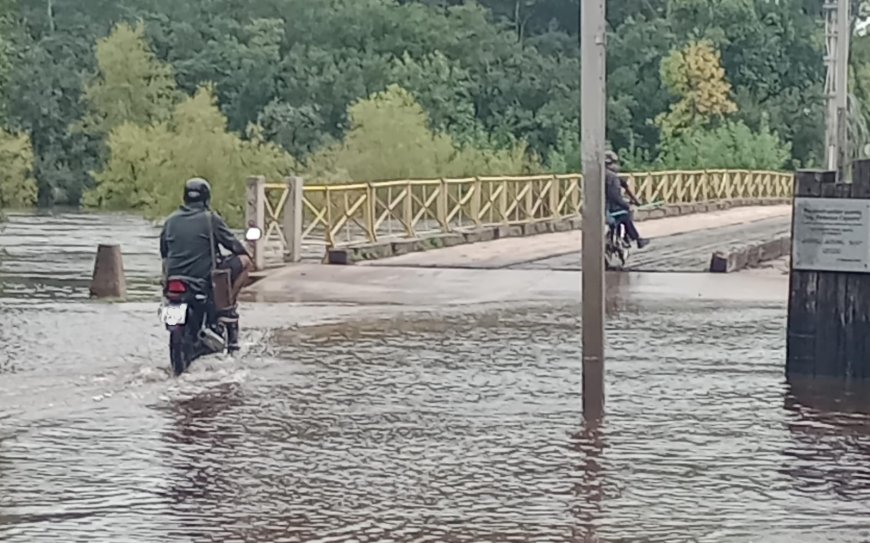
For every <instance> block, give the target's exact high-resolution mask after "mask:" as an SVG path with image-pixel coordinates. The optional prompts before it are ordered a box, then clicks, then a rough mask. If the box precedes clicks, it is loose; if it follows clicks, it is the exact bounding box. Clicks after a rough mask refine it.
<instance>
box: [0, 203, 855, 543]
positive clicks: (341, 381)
mask: <svg viewBox="0 0 870 543" xmlns="http://www.w3.org/2000/svg"><path fill="white" fill-rule="evenodd" d="M13 220H15V219H13ZM62 220H63V221H74V220H78V219H75V218H72V217H67V218H64V219H62ZM89 220H93V221H94V223H93V226H94V229H93V232H95V233H99V232H105V231H107V229H111V231H112V232H114V235H115V236H117V237H116V240H117V241H120V242H121V243H122V245H123V246H124V247H125V259H126V260H125V263H129V269H130V270H131V273H132V275H133V278H134V281H133V283H134V284H136V285H143V286H141V287H137V288H135V289H134V292H136V293H137V297H136V300H135V301H133V302H131V303H126V304H104V303H90V302H87V301H86V300H84V299H83V296H82V290H81V285H82V284H84V285H85V292H86V285H87V280H86V278H87V276H88V275H89V274H90V271H91V270H90V266H91V265H92V258H93V257H92V251H91V256H86V255H85V254H84V253H85V250H84V248H86V247H88V246H94V247H95V244H96V242H97V241H98V240H97V239H96V237H99V236H96V235H94V236H93V239H89V238H88V235H84V234H76V235H71V236H72V239H74V240H76V242H75V244H76V245H77V246H79V247H81V249H80V250H77V251H75V252H76V254H79V255H80V256H78V257H74V256H71V253H73V251H70V252H68V253H65V252H63V251H62V250H61V248H60V247H61V246H62V244H53V243H52V242H50V241H42V242H39V243H42V244H43V245H42V253H41V254H43V255H45V257H44V258H43V259H39V258H37V257H36V256H35V254H36V252H37V249H36V246H37V245H38V243H37V242H36V241H34V242H33V244H32V246H29V247H27V248H26V250H24V251H23V252H21V253H19V252H18V251H21V249H14V250H9V251H8V254H6V255H5V256H3V257H2V259H0V274H2V279H3V280H4V283H7V288H6V289H5V290H4V292H3V294H2V297H0V304H2V306H3V311H0V342H2V345H3V350H2V357H3V358H2V359H0V541H4V542H22V543H23V542H42V541H46V542H48V541H89V542H92V541H99V542H103V541H105V542H113V543H114V542H128V541H130V542H133V541H135V542H140V541H172V542H174V541H179V542H182V541H184V542H188V541H190V542H200V541H202V542H205V541H244V542H254V541H257V542H285V541H287V542H295V541H318V542H320V541H322V542H327V541H331V542H336V541H356V542H364V541H365V542H368V541H432V542H441V541H530V542H539V541H565V542H568V541H571V542H575V541H613V542H617V541H662V542H665V541H667V542H670V541H703V542H707V541H710V542H719V541H729V542H730V541H733V542H749V541H782V542H786V541H798V542H800V541H839V542H856V543H857V542H863V541H870V523H868V521H867V512H868V511H870V400H868V398H870V392H868V391H867V390H853V391H850V394H844V393H843V392H842V391H840V390H836V391H831V390H827V389H826V388H825V387H824V386H821V385H819V384H818V383H816V384H807V383H796V384H792V385H789V384H787V383H785V381H784V378H783V356H784V353H783V343H784V326H785V322H784V321H785V311H784V302H783V299H782V292H781V291H778V292H777V293H776V294H775V295H767V296H760V297H758V298H757V299H754V297H753V296H751V295H747V296H739V295H737V293H736V292H733V291H734V289H735V288H736V287H732V288H731V289H721V288H720V289H719V290H718V292H717V291H715V290H714V289H712V287H710V288H708V287H705V286H704V285H706V284H707V283H704V282H702V280H701V278H702V277H704V276H697V275H696V276H695V277H696V279H695V281H696V282H695V283H692V282H691V281H687V280H685V279H680V278H674V279H669V277H668V276H660V275H659V276H642V275H638V276H635V275H633V274H621V275H619V276H614V277H616V279H614V280H613V281H611V284H610V286H609V289H610V290H609V292H608V304H607V309H608V314H609V324H608V330H609V331H608V340H609V352H608V355H609V358H608V364H607V380H608V383H607V386H608V400H607V401H608V409H607V411H608V412H607V417H606V420H605V421H604V422H603V423H602V424H601V425H600V426H598V427H595V428H584V427H583V425H582V423H581V414H580V412H579V408H580V404H581V401H580V400H581V399H580V395H579V391H580V388H581V386H580V348H579V345H580V334H579V330H580V327H579V316H578V307H577V304H576V302H575V301H574V300H575V299H576V298H574V297H573V296H572V298H570V299H569V298H564V297H563V299H561V300H559V296H560V295H561V294H560V293H561V292H562V291H561V290H556V291H553V292H552V293H551V294H550V295H549V297H546V298H537V299H532V300H529V301H526V302H525V303H519V301H518V300H519V299H520V297H519V296H517V297H515V298H513V299H512V301H511V303H504V302H498V300H496V299H493V300H492V301H491V302H490V303H488V304H486V305H477V304H473V305H462V304H455V303H447V301H446V299H441V298H438V299H431V300H430V303H428V304H420V305H415V304H413V303H411V302H409V301H408V300H405V303H394V304H390V303H386V302H385V303H376V302H378V300H380V298H379V297H373V299H371V300H367V301H366V302H365V303H362V302H361V301H360V300H356V301H353V300H347V301H346V302H345V303H343V304H339V303H338V301H337V300H329V301H328V303H325V301H324V298H328V296H324V295H322V293H318V292H317V291H316V289H310V290H306V289H304V288H299V289H297V290H295V291H294V292H293V293H292V294H293V296H294V297H295V300H294V301H293V303H275V302H279V301H280V300H277V299H273V300H268V299H265V298H264V302H262V303H253V302H249V303H246V304H244V306H243V319H244V320H243V326H245V331H244V334H245V338H244V347H243V350H242V352H241V353H240V355H239V356H238V357H237V358H235V359H231V358H225V357H210V358H207V359H203V360H200V361H199V362H197V363H196V364H195V365H194V366H193V368H192V371H191V373H190V374H188V375H186V376H184V377H183V378H181V379H178V380H173V379H170V378H168V377H167V374H166V372H165V370H164V367H165V366H166V360H165V359H166V353H165V351H166V349H165V341H166V338H165V332H164V331H163V330H161V328H160V326H159V324H158V322H157V320H156V315H155V311H154V310H155V305H154V303H153V301H152V299H153V297H154V296H155V295H156V292H155V291H154V289H153V287H152V288H151V289H150V290H149V288H147V287H146V286H144V285H147V284H148V281H149V280H150V278H151V277H152V276H151V275H150V272H149V266H150V264H146V263H147V262H150V261H151V259H152V258H154V259H155V261H156V251H155V252H154V253H151V252H150V249H149V247H150V242H145V241H144V240H148V239H150V238H151V236H152V235H153V234H154V232H153V231H152V230H151V229H150V228H148V226H147V224H144V223H141V222H138V223H137V221H135V220H132V219H118V218H105V217H103V218H99V217H97V218H94V217H91V218H90V219H89ZM119 220H120V222H118V221H119ZM65 224H68V223H65ZM131 225H132V226H131ZM9 226H10V227H8V228H7V229H6V231H5V232H4V233H2V234H0V243H2V244H3V247H4V248H6V247H7V245H6V244H7V242H8V239H9V238H8V236H9V232H18V234H17V235H19V236H21V235H23V234H21V233H22V232H23V231H26V230H29V231H30V233H29V234H26V235H27V236H29V239H31V240H39V239H42V240H47V239H49V236H48V235H47V234H48V232H47V230H50V229H51V228H52V222H51V221H49V220H44V222H43V223H42V226H41V227H40V226H38V225H37V224H35V223H32V224H31V225H30V226H28V227H24V226H22V225H21V224H20V223H19V224H18V225H17V226H16V225H15V223H13V224H12V225H9ZM40 229H42V230H43V233H42V234H39V231H40ZM126 236H130V237H129V239H128V238H127V237H126ZM52 239H54V238H52ZM137 244H138V245H137ZM127 246H129V247H130V248H131V251H130V253H129V254H130V256H129V258H127V255H128V253H127V250H126V247H127ZM135 247H139V248H140V249H134V248H135ZM17 254H24V255H25V256H24V257H19V256H16V255H17ZM27 255H31V256H27ZM49 255H52V256H49ZM54 255H60V256H57V257H55V256H54ZM135 255H139V256H135ZM149 255H151V256H149ZM51 258H57V260H58V261H59V262H60V263H61V266H59V267H58V268H59V269H61V270H66V272H64V274H61V273H58V272H55V271H47V270H51V269H52V268H51V266H52V264H51V263H52V262H53V261H52V260H51ZM28 259H29V260H28ZM137 262H139V263H138V264H137ZM28 268H33V269H34V271H35V272H38V274H37V275H33V277H36V278H37V280H35V281H34V280H28V279H27V276H28V273H27V269H28ZM79 268H82V270H80V271H78V272H75V271H74V270H76V269H79ZM40 270H42V271H40ZM136 270H138V271H136ZM371 271H372V272H374V271H376V270H374V269H372V270H371ZM311 273H313V272H311ZM395 273H397V274H398V273H401V270H397V271H396V272H395ZM486 273H487V272H480V274H481V275H480V277H481V278H485V277H486ZM504 273H511V274H512V273H516V274H521V275H525V274H537V273H542V272H536V271H516V272H511V271H506V272H504ZM551 273H553V274H554V275H552V276H550V277H556V276H571V277H573V278H574V279H573V280H576V277H577V275H576V274H575V273H569V272H563V273H561V274H559V273H558V272H551ZM44 277H50V278H51V280H50V281H47V280H45V279H43V278H44ZM136 277H141V281H139V280H138V279H135V278H136ZM444 277H445V278H446V277H447V276H444ZM650 277H652V278H651V279H650ZM465 280H467V281H471V280H472V279H471V278H470V276H468V277H466V279H465ZM732 280H734V281H737V280H738V279H732ZM763 280H765V279H763V278H762V279H759V278H749V279H747V281H751V282H755V283H751V284H753V285H759V284H762V283H757V281H763ZM481 281H484V282H485V279H481ZM41 282H46V283H50V287H47V288H46V289H44V290H43V291H42V292H48V291H49V290H50V291H51V292H52V295H51V296H40V297H35V298H34V297H32V296H30V295H29V294H28V290H27V289H28V288H32V287H30V286H28V285H38V284H41ZM394 282H397V281H394ZM780 282H781V281H780ZM409 284H410V283H409ZM746 284H747V285H749V284H750V283H746ZM769 284H773V283H769ZM735 285H736V283H735ZM681 287H682V290H681ZM701 292H703V295H700V294H699V293H701ZM751 292H752V291H751V289H750V293H751ZM273 294H274V292H273ZM318 294H321V295H320V296H318ZM263 296H265V297H266V298H268V296H267V295H266V294H263ZM387 301H389V300H387ZM832 398H838V399H836V400H834V399H832Z"/></svg>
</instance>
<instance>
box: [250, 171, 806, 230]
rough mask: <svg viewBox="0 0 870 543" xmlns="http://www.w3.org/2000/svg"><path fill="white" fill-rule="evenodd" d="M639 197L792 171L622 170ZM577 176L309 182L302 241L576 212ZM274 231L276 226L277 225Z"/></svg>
mask: <svg viewBox="0 0 870 543" xmlns="http://www.w3.org/2000/svg"><path fill="white" fill-rule="evenodd" d="M623 176H624V177H625V178H627V179H628V180H629V183H630V184H631V186H632V188H633V190H634V192H635V194H637V196H638V198H640V199H641V200H642V201H644V202H650V203H651V202H662V203H667V204H673V203H688V202H699V201H707V200H731V199H738V198H781V197H787V196H789V195H791V190H792V178H793V175H792V174H790V173H779V172H764V171H762V172H756V171H734V170H707V171H691V172H689V171H687V172H651V173H633V174H623ZM581 185H582V177H581V176H580V175H577V174H568V175H533V176H523V177H467V178H462V179H428V180H404V181H380V182H372V183H354V184H346V185H308V186H305V187H304V189H303V196H302V208H303V221H302V223H303V226H302V229H303V231H302V235H301V239H302V241H303V243H308V244H312V243H313V244H318V245H325V246H326V247H336V246H341V245H346V244H353V243H362V242H375V241H378V240H386V239H395V238H416V237H424V236H428V235H432V234H435V233H448V232H453V231H462V230H465V229H469V228H474V227H479V226H485V225H497V224H525V223H531V222H537V221H544V220H552V219H558V218H564V217H571V216H575V215H577V214H578V213H580V211H581V209H582V202H581V194H582V187H581ZM265 188H266V199H267V202H268V203H267V211H268V213H267V218H266V225H265V226H266V228H267V229H269V228H272V227H271V226H270V224H269V223H270V222H275V223H277V224H280V222H281V220H280V218H279V217H280V216H281V212H282V207H283V205H284V203H285V202H286V200H287V198H286V194H285V192H286V191H287V186H286V184H277V183H276V184H266V186H265ZM275 228H276V229H277V228H279V227H278V226H277V225H276V226H275Z"/></svg>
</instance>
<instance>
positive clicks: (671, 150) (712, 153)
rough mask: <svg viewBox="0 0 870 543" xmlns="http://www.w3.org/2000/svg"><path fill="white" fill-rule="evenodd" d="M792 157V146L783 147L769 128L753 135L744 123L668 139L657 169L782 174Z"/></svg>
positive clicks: (664, 142)
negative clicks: (768, 171) (774, 172)
mask: <svg viewBox="0 0 870 543" xmlns="http://www.w3.org/2000/svg"><path fill="white" fill-rule="evenodd" d="M790 156H791V145H790V144H788V143H782V142H781V141H780V139H779V136H778V135H777V134H776V133H775V132H771V131H770V129H769V128H768V127H767V125H766V124H763V125H762V128H761V130H760V131H759V132H753V131H752V130H750V129H749V127H747V126H746V125H745V124H744V123H743V122H730V121H729V122H726V123H724V124H722V125H720V126H717V127H715V128H701V127H695V128H690V129H687V130H685V131H684V132H681V133H680V134H679V135H678V136H673V137H671V138H666V139H665V140H664V141H663V142H662V148H661V153H660V155H659V157H658V159H657V160H656V163H655V166H657V167H658V168H662V169H669V170H670V169H675V170H676V169H678V170H690V169H714V168H715V169H745V170H780V169H782V168H784V167H785V166H786V165H787V163H788V160H789V157H790Z"/></svg>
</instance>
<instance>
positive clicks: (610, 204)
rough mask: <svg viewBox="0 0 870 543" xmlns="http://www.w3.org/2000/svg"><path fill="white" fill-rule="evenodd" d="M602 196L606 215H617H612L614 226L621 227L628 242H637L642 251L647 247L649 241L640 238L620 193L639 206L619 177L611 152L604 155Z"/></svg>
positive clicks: (614, 155) (625, 183)
mask: <svg viewBox="0 0 870 543" xmlns="http://www.w3.org/2000/svg"><path fill="white" fill-rule="evenodd" d="M604 168H605V171H604V187H605V190H604V195H605V202H606V205H607V212H608V213H617V212H622V213H619V214H618V215H614V221H615V225H614V228H618V227H619V226H620V225H622V226H623V227H624V229H625V237H626V238H628V240H629V241H634V242H637V248H638V249H643V248H644V247H646V246H647V245H649V240H648V239H644V238H641V237H640V233H638V231H637V227H635V225H634V221H633V220H632V218H631V205H630V204H629V202H627V201H626V200H625V198H623V196H622V191H623V190H625V192H626V194H627V195H628V198H629V200H630V202H631V203H632V204H634V205H636V206H637V205H640V202H639V201H638V199H637V197H636V196H635V195H634V193H633V192H632V191H631V187H629V186H628V182H626V181H625V180H624V179H622V178H621V177H619V156H618V155H617V154H616V153H614V152H613V151H607V152H606V153H605V155H604Z"/></svg>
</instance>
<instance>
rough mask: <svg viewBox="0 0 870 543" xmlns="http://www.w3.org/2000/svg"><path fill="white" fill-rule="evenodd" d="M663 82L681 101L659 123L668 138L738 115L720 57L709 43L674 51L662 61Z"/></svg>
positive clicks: (695, 44) (690, 45) (697, 43)
mask: <svg viewBox="0 0 870 543" xmlns="http://www.w3.org/2000/svg"><path fill="white" fill-rule="evenodd" d="M662 81H664V83H665V85H667V87H668V88H669V89H670V91H671V92H672V93H674V94H675V95H676V96H678V97H679V101H678V102H677V103H676V104H673V105H672V106H671V109H670V111H669V112H668V113H666V114H662V115H661V116H660V117H659V118H658V119H657V120H658V122H659V124H660V125H661V127H662V130H663V131H664V132H665V135H670V134H674V133H678V132H680V131H681V130H684V129H686V128H689V127H694V126H706V125H709V124H710V122H711V121H714V120H718V119H722V118H724V117H725V116H726V115H728V114H730V113H734V112H735V111H737V105H736V104H735V103H734V102H733V101H732V100H731V96H730V94H731V85H730V84H729V83H728V81H727V79H725V70H724V69H723V68H722V66H721V59H720V56H719V53H718V52H717V51H716V50H715V49H713V45H712V44H711V43H710V42H707V41H701V42H695V43H691V44H689V45H687V46H686V47H685V48H683V49H681V50H678V51H673V52H672V53H671V54H670V55H669V56H668V57H667V58H665V59H664V60H663V61H662Z"/></svg>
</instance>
